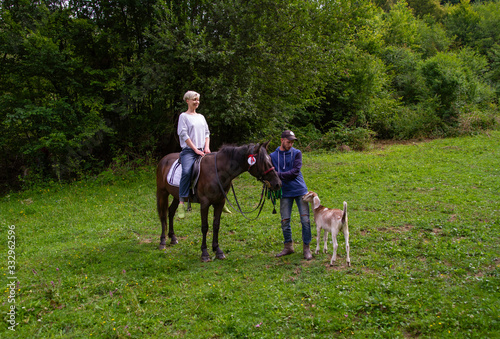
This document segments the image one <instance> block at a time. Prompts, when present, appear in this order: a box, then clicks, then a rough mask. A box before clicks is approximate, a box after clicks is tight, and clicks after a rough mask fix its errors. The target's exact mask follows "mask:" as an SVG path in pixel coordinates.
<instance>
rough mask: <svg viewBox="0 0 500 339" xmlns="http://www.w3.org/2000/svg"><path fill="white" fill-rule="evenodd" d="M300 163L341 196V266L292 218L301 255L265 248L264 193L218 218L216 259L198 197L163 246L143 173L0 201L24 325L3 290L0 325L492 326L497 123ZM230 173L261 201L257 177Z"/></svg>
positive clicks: (299, 332) (238, 330)
mask: <svg viewBox="0 0 500 339" xmlns="http://www.w3.org/2000/svg"><path fill="white" fill-rule="evenodd" d="M303 172H304V176H305V178H306V181H307V183H308V186H309V189H311V190H314V191H316V192H317V193H318V194H319V196H320V198H321V201H322V203H323V205H325V206H328V207H336V208H341V206H342V201H344V200H346V201H347V202H348V209H349V224H350V237H351V239H350V240H351V241H350V245H351V260H352V267H351V268H349V267H346V266H345V250H344V241H343V240H344V239H343V236H339V253H338V254H339V258H338V262H337V264H336V266H334V267H332V268H330V267H329V265H328V264H329V258H330V255H331V243H330V244H329V254H322V253H321V254H319V255H316V256H315V259H314V260H313V261H310V262H306V261H304V260H302V256H301V254H300V252H301V250H302V246H301V245H300V225H299V222H298V219H299V218H298V215H297V214H294V222H293V223H292V227H293V234H294V239H295V240H296V241H297V243H298V244H297V245H296V251H297V253H296V254H294V255H291V256H287V257H285V258H283V259H277V258H275V257H274V254H275V253H276V252H278V251H279V250H280V249H281V246H282V244H281V243H282V235H281V229H280V226H279V223H280V219H279V215H273V214H271V210H272V207H271V204H270V203H269V202H268V203H267V204H266V207H265V209H264V211H263V214H262V215H261V217H260V218H259V219H258V220H256V221H247V220H245V219H244V218H243V217H242V216H240V215H237V214H235V213H233V214H232V215H223V220H222V224H223V226H222V234H221V236H220V240H221V247H222V248H223V249H224V251H225V252H226V256H227V260H225V261H215V262H211V263H201V262H200V260H199V256H200V246H201V231H200V226H199V225H200V218H199V214H198V213H197V211H198V206H197V205H195V206H194V210H195V211H194V212H193V213H190V214H188V216H187V218H186V219H185V220H184V221H179V220H176V234H177V236H178V237H179V238H180V242H179V244H178V245H176V246H170V247H167V249H166V250H165V251H159V250H158V249H157V245H158V243H159V235H160V227H159V222H158V219H157V216H156V205H155V195H154V192H155V186H154V185H155V184H154V169H151V168H149V169H145V170H143V171H141V172H137V173H135V174H127V175H126V176H124V177H123V178H116V180H114V182H113V183H110V184H106V185H104V184H97V183H92V182H78V183H74V184H72V185H68V186H62V187H58V186H52V187H51V188H44V189H38V190H35V191H30V192H24V193H20V194H11V195H10V196H7V197H4V198H2V200H1V202H0V208H1V215H2V218H1V220H0V222H1V225H0V226H1V230H0V235H1V238H2V239H4V240H3V241H1V242H0V249H1V253H4V255H3V257H4V262H3V263H2V271H3V272H2V277H3V278H2V283H3V282H5V283H3V286H6V284H7V276H8V273H7V267H6V266H7V259H6V257H7V248H6V247H7V230H8V226H9V225H15V227H16V262H17V272H16V275H17V277H18V280H19V285H18V287H17V290H16V292H17V295H16V302H17V307H18V309H17V321H18V322H19V325H18V326H17V327H16V332H12V331H9V330H7V323H6V321H5V320H6V319H7V317H6V315H5V312H6V311H7V308H8V307H9V306H10V305H9V303H8V302H7V296H8V293H9V290H8V289H7V288H6V289H5V291H4V292H5V293H4V297H3V298H2V299H3V300H2V301H0V312H2V314H3V315H4V317H3V318H4V321H3V324H2V325H1V326H0V336H1V337H20V338H21V337H27V336H31V337H42V338H47V337H64V338H68V337H90V336H92V337H142V336H144V335H145V334H147V335H148V336H149V337H160V336H174V337H175V336H178V337H185V338H202V337H204V338H210V337H213V338H215V337H258V338H266V337H267V338H285V337H286V338H299V337H308V338H311V337H318V338H324V337H331V336H334V335H335V336H349V337H350V336H354V337H376V336H380V337H404V336H422V337H447V336H448V337H469V336H470V337H494V336H500V312H499V292H500V291H499V286H500V281H499V280H500V279H499V268H500V259H499V257H500V253H499V252H500V251H499V235H500V232H499V224H500V220H499V216H500V213H499V206H500V133H499V132H492V133H490V134H489V136H487V135H481V136H477V137H469V138H458V139H446V140H436V141H432V142H429V143H418V144H413V145H393V146H385V147H384V148H377V149H374V150H372V151H370V152H364V153H347V154H337V153H334V154H326V153H323V154H318V153H307V154H305V155H304V169H303ZM234 184H235V186H236V189H237V193H238V196H239V198H240V199H241V200H243V201H245V202H247V204H248V203H251V202H256V200H257V199H258V195H259V194H260V188H259V186H258V183H256V182H255V179H253V178H251V177H249V176H248V175H244V176H242V177H240V178H238V179H237V180H235V182H234ZM250 207H251V206H250V205H248V206H247V207H246V208H247V209H249V208H250ZM295 211H296V210H295ZM315 235H316V231H315V230H313V237H315ZM209 239H210V240H211V237H210V238H209ZM311 245H312V247H313V248H314V247H315V246H316V240H315V239H314V240H313V242H312V244H311Z"/></svg>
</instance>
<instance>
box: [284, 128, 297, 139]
mask: <svg viewBox="0 0 500 339" xmlns="http://www.w3.org/2000/svg"><path fill="white" fill-rule="evenodd" d="M281 138H282V139H283V138H287V139H288V140H290V141H292V140H297V137H296V136H295V134H293V132H292V131H290V130H286V131H283V133H281Z"/></svg>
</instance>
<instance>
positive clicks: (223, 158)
mask: <svg viewBox="0 0 500 339" xmlns="http://www.w3.org/2000/svg"><path fill="white" fill-rule="evenodd" d="M268 144H269V141H268V142H266V143H263V144H257V145H255V144H249V145H244V146H239V147H235V146H224V147H222V148H221V149H220V150H219V151H218V152H215V153H210V154H207V155H205V156H204V157H203V159H202V161H201V164H200V177H199V179H198V185H197V189H196V195H197V199H198V202H199V203H200V211H201V232H202V234H203V242H202V245H201V260H202V261H210V256H209V255H208V251H207V233H208V208H209V207H210V206H213V207H214V221H213V239H212V249H213V251H214V252H215V255H216V258H217V259H225V256H224V252H223V251H222V250H221V249H220V247H219V227H220V217H221V213H222V208H223V207H224V203H225V202H226V199H225V194H227V192H228V190H229V188H230V187H231V181H232V180H233V179H234V178H236V177H237V176H238V175H240V174H241V173H243V172H246V171H248V172H249V173H250V174H251V175H253V176H254V177H256V178H257V179H258V180H260V181H262V182H264V183H265V184H266V185H267V187H268V188H269V189H270V190H273V191H275V190H278V189H279V188H280V187H281V180H280V179H279V178H278V174H277V173H276V170H275V169H274V167H273V165H272V162H271V158H270V157H269V155H268V154H267V145H268ZM178 158H179V153H172V154H168V155H166V156H165V157H163V159H161V160H160V162H159V163H158V168H157V171H156V204H157V208H158V215H159V216H160V221H161V238H160V249H164V248H165V245H166V241H165V240H166V239H165V231H166V228H167V215H168V221H169V224H168V236H169V238H170V239H171V240H170V243H171V244H177V238H176V237H175V233H174V215H175V211H176V210H177V207H178V205H179V188H178V187H175V186H171V185H169V184H168V182H167V174H168V171H169V170H170V166H172V164H173V163H174V162H175V160H177V159H178ZM251 163H254V164H252V165H251ZM216 166H217V168H216ZM221 186H222V188H223V190H224V192H222V190H221ZM169 195H172V196H173V201H172V204H171V205H170V207H168V197H169ZM167 210H168V212H167Z"/></svg>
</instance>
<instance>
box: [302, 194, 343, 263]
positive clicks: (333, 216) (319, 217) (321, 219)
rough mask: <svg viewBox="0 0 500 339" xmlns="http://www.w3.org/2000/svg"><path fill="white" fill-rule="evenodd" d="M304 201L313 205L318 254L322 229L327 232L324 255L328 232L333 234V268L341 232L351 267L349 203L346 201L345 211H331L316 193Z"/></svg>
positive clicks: (325, 234) (306, 196) (331, 261)
mask: <svg viewBox="0 0 500 339" xmlns="http://www.w3.org/2000/svg"><path fill="white" fill-rule="evenodd" d="M302 199H303V200H304V201H307V202H310V203H312V208H313V211H314V222H315V224H316V231H317V236H316V242H317V244H316V254H318V253H319V237H320V234H321V229H323V230H325V232H324V235H323V240H324V243H325V245H324V247H323V253H326V251H327V237H328V232H330V233H331V234H332V243H333V255H332V260H330V266H333V262H334V261H335V260H336V259H337V248H338V243H337V234H338V233H339V231H340V230H342V232H343V233H344V238H345V250H346V254H347V256H346V262H347V265H348V266H351V258H350V257H349V228H348V225H347V203H346V202H345V201H344V210H343V211H342V210H339V209H329V208H326V207H325V206H322V205H321V201H320V200H319V197H318V195H317V194H316V193H314V192H312V191H310V192H307V194H306V195H304V197H303V198H302Z"/></svg>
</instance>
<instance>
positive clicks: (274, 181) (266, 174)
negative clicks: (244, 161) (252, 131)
mask: <svg viewBox="0 0 500 339" xmlns="http://www.w3.org/2000/svg"><path fill="white" fill-rule="evenodd" d="M268 145H269V141H268V142H265V143H262V144H258V145H257V146H255V148H254V149H253V153H252V154H249V155H248V163H249V164H250V168H249V169H248V172H249V173H250V174H251V175H253V176H254V177H256V178H257V180H260V181H262V182H263V183H265V184H266V186H267V188H268V189H270V190H271V191H277V190H279V189H280V187H281V180H280V178H279V177H278V173H277V172H276V170H275V169H274V166H273V163H272V161H271V157H270V156H269V154H267V146H268Z"/></svg>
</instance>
